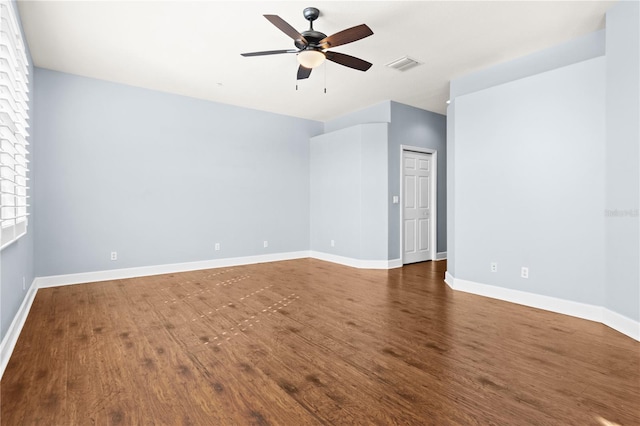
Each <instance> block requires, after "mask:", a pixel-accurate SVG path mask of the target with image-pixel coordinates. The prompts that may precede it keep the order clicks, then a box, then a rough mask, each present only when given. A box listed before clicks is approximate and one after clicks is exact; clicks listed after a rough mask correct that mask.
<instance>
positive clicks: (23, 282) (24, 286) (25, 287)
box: [22, 277, 27, 290]
mask: <svg viewBox="0 0 640 426" xmlns="http://www.w3.org/2000/svg"><path fill="white" fill-rule="evenodd" d="M22 289H23V290H26V289H27V280H26V278H25V277H22Z"/></svg>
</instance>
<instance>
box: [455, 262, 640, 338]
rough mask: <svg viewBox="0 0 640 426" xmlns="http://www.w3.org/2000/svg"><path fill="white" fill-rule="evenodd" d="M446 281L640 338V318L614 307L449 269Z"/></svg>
mask: <svg viewBox="0 0 640 426" xmlns="http://www.w3.org/2000/svg"><path fill="white" fill-rule="evenodd" d="M444 282H445V283H447V285H448V286H449V287H451V288H452V289H453V290H457V291H464V292H466V293H472V294H477V295H479V296H485V297H491V298H492V299H499V300H504V301H507V302H511V303H517V304H519V305H524V306H530V307H532V308H538V309H544V310H545V311H551V312H555V313H559V314H564V315H570V316H572V317H576V318H582V319H586V320H590V321H595V322H599V323H602V324H604V325H606V326H608V327H611V328H613V329H614V330H616V331H619V332H620V333H622V334H624V335H626V336H629V337H631V338H632V339H635V340H638V341H640V322H637V321H634V320H632V319H630V318H627V317H625V316H623V315H620V314H618V313H616V312H613V311H610V310H609V309H607V308H604V307H602V306H595V305H589V304H586V303H580V302H574V301H571V300H565V299H559V298H557V297H551V296H544V295H541V294H534V293H528V292H526V291H521V290H514V289H510V288H504V287H497V286H493V285H488V284H481V283H477V282H473V281H467V280H462V279H459V278H455V277H453V276H452V275H451V274H450V273H449V272H448V271H447V272H446V273H445V279H444Z"/></svg>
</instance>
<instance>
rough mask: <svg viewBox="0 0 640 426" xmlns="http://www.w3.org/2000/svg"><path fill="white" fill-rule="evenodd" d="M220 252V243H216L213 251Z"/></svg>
mask: <svg viewBox="0 0 640 426" xmlns="http://www.w3.org/2000/svg"><path fill="white" fill-rule="evenodd" d="M219 250H220V243H216V245H215V251H219Z"/></svg>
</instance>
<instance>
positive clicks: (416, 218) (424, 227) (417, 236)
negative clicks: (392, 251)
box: [401, 149, 436, 264]
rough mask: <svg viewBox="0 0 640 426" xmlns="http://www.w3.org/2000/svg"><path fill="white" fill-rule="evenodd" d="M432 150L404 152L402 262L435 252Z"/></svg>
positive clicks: (424, 258) (430, 256)
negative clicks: (427, 151)
mask: <svg viewBox="0 0 640 426" xmlns="http://www.w3.org/2000/svg"><path fill="white" fill-rule="evenodd" d="M434 163H435V161H434V155H433V154H431V153H424V152H416V151H411V150H406V149H403V151H402V215H401V217H402V240H401V241H402V263H403V264H407V263H415V262H423V261H426V260H432V259H433V258H434V255H435V252H436V250H435V241H434V240H435V238H434V237H435V229H434V228H435V226H434V225H435V222H434V221H435V208H434V204H435V203H434V201H435V200H434V199H435V194H434V190H435V187H434V178H435V170H434V166H435V164H434Z"/></svg>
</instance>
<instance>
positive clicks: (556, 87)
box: [447, 2, 640, 321]
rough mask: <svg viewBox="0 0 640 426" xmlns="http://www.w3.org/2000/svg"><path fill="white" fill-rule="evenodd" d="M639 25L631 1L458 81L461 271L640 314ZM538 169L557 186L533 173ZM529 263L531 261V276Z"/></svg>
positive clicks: (454, 162) (451, 167) (452, 127)
mask: <svg viewBox="0 0 640 426" xmlns="http://www.w3.org/2000/svg"><path fill="white" fill-rule="evenodd" d="M639 25H640V5H639V4H638V2H619V3H617V4H616V5H615V6H613V7H612V8H611V9H610V10H609V11H608V13H607V22H606V30H603V31H599V32H597V33H594V34H589V35H587V36H584V37H581V38H579V39H576V40H573V41H570V42H568V43H565V44H563V45H560V46H556V47H553V48H551V49H547V50H545V51H542V52H538V53H537V54H534V55H530V56H529V57H525V58H521V59H519V60H516V61H512V62H509V63H505V64H501V65H498V66H496V67H492V68H490V69H487V70H483V71H481V72H478V73H474V74H472V75H469V76H466V77H463V78H461V79H458V80H456V81H453V82H452V83H451V96H452V98H455V99H453V102H452V104H451V105H450V107H449V108H448V112H447V115H448V128H449V131H448V141H447V147H448V149H449V154H450V155H449V162H448V180H447V183H448V196H449V200H448V208H449V211H448V219H449V224H448V227H449V229H448V259H449V262H448V265H447V266H448V270H449V273H451V274H452V275H453V276H454V277H455V278H461V279H466V280H470V281H475V282H480V283H484V284H493V285H496V286H502V287H507V288H515V289H522V290H525V291H528V292H531V293H536V294H543V295H549V296H555V297H559V298H563V299H567V300H572V301H579V302H585V303H589V304H592V305H595V306H603V307H605V308H607V309H609V310H610V311H612V312H615V313H618V314H620V315H622V316H624V317H627V318H629V319H631V320H633V321H640V284H639V283H640V218H639V217H638V214H637V211H638V208H639V207H638V206H639V204H640V147H639V144H640V142H639V140H640V124H639V123H640V29H639ZM605 33H606V37H605ZM605 38H606V40H605ZM605 47H606V56H601V55H603V54H604V53H605ZM590 58H592V59H590ZM593 58H595V59H593ZM580 61H581V62H580ZM563 66H564V68H563ZM554 68H555V69H554ZM547 70H551V71H547ZM544 71H546V72H544ZM507 82H511V83H507ZM505 83H506V84H505ZM483 89H484V90H483ZM541 96H546V97H548V99H549V101H550V102H547V103H546V104H545V105H543V103H541V102H540V99H541ZM536 109H537V110H536ZM482 120H484V121H485V123H481V121H482ZM523 141H527V142H529V143H532V144H533V146H537V148H535V149H534V148H528V147H527V146H524V147H523V146H522V142H523ZM550 142H551V144H550ZM537 168H539V169H540V170H541V171H543V172H544V174H543V176H544V177H545V181H544V182H543V183H545V185H542V186H541V185H540V184H541V182H537V181H532V180H531V178H530V176H531V175H533V174H534V173H535V172H536V170H537ZM480 173H482V174H480ZM547 176H551V177H552V178H553V180H552V181H547ZM487 193H488V194H489V195H490V196H491V197H493V198H490V199H488V200H487V199H486V198H483V196H484V194H487ZM505 200H508V202H507V201H505ZM481 207H482V208H481ZM487 207H493V209H494V211H493V213H494V214H495V218H494V217H487V216H486V215H485V214H484V210H485V209H486V208H487ZM471 209H475V210H479V211H480V212H482V213H481V216H480V219H481V220H477V219H476V218H474V216H477V214H472V213H471ZM485 219H486V220H485ZM545 247H546V248H545ZM501 259H506V269H505V266H504V263H505V261H504V260H501ZM492 261H497V262H498V263H499V266H498V273H494V274H492V273H490V272H489V262H492ZM532 264H536V265H538V266H536V267H535V268H533V267H531V265H532ZM520 266H529V267H530V268H531V270H530V278H529V279H528V280H523V279H520V278H519V268H520ZM540 268H542V269H540ZM534 269H535V270H534ZM536 270H537V271H538V272H536ZM587 272H588V273H587ZM505 274H507V275H508V276H505ZM536 274H537V275H536ZM534 275H536V276H534Z"/></svg>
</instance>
